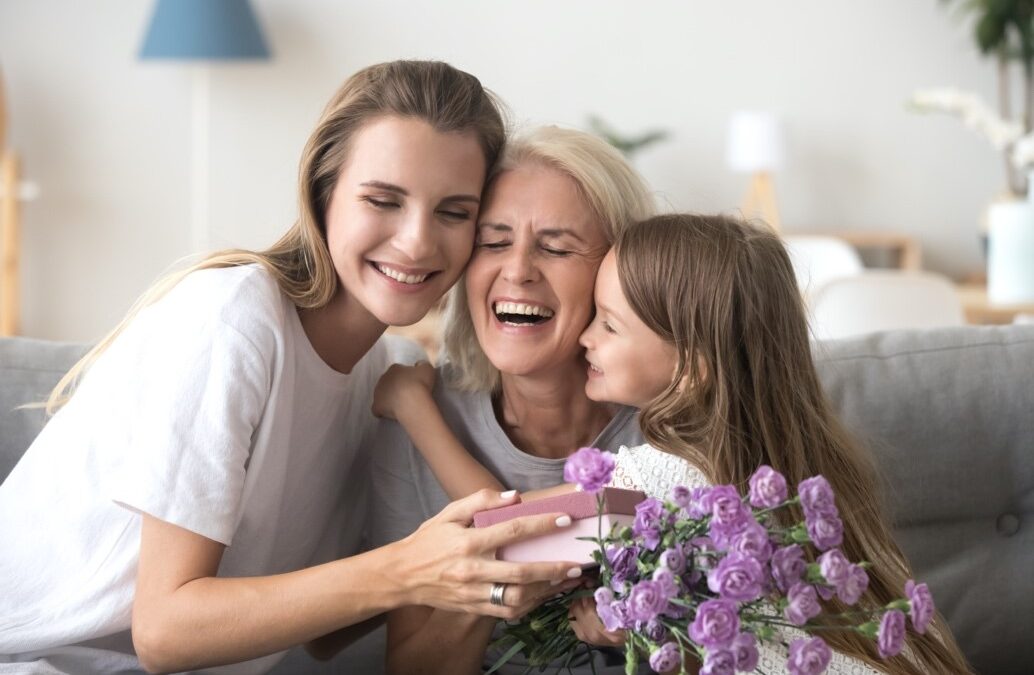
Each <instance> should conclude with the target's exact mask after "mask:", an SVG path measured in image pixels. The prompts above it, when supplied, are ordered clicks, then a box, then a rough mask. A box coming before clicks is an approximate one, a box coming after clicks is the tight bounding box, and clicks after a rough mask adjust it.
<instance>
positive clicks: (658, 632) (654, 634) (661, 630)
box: [636, 619, 668, 642]
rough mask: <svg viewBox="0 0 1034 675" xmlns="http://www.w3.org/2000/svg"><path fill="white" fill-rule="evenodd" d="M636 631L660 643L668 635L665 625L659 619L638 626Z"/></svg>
mask: <svg viewBox="0 0 1034 675" xmlns="http://www.w3.org/2000/svg"><path fill="white" fill-rule="evenodd" d="M636 629H637V630H638V631H639V632H640V633H642V634H643V635H645V636H646V637H647V638H649V639H650V640H653V641H654V642H660V641H661V640H663V639H664V637H665V636H666V635H667V634H668V631H667V629H666V628H665V627H664V624H662V623H661V622H660V621H658V620H657V619H654V620H653V621H647V622H646V623H645V624H636Z"/></svg>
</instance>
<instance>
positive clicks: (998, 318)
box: [958, 283, 1034, 325]
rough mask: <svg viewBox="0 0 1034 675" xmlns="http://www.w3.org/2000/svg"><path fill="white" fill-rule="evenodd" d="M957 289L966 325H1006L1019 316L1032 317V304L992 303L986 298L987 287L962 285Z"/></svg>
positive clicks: (1033, 308)
mask: <svg viewBox="0 0 1034 675" xmlns="http://www.w3.org/2000/svg"><path fill="white" fill-rule="evenodd" d="M958 289H959V299H960V300H961V301H962V311H963V313H964V314H965V315H966V322H967V323H974V324H986V325H994V324H1007V323H1012V322H1013V321H1015V320H1016V317H1017V316H1019V315H1021V314H1023V315H1030V316H1032V317H1034V302H1025V303H1019V304H1009V305H1003V304H996V303H992V302H991V301H990V300H989V299H988V297H987V286H985V285H983V284H978V283H962V284H959V285H958Z"/></svg>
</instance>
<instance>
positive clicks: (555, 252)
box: [542, 246, 571, 258]
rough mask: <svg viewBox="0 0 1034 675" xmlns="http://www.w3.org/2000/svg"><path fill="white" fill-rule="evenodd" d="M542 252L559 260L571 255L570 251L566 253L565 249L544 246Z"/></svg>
mask: <svg viewBox="0 0 1034 675" xmlns="http://www.w3.org/2000/svg"><path fill="white" fill-rule="evenodd" d="M542 250H543V251H545V252H546V253H548V254H549V255H553V256H556V257H558V258H563V257H564V256H568V255H571V252H570V251H564V250H563V249H559V248H550V247H549V246H543V247H542Z"/></svg>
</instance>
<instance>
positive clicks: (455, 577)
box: [396, 490, 582, 619]
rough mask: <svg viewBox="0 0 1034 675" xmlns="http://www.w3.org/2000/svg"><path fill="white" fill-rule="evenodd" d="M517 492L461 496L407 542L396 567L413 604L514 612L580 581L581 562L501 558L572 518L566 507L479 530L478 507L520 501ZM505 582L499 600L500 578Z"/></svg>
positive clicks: (505, 615) (504, 613)
mask: <svg viewBox="0 0 1034 675" xmlns="http://www.w3.org/2000/svg"><path fill="white" fill-rule="evenodd" d="M519 501H520V499H519V498H518V497H517V496H516V493H515V492H514V491H510V492H508V493H499V492H497V491H495V490H481V491H479V492H476V493H474V494H473V495H471V496H469V497H466V498H464V499H460V500H457V501H455V502H453V503H451V504H449V505H448V506H446V507H445V508H444V509H442V511H441V513H439V514H438V515H436V516H434V517H433V518H431V519H429V520H427V521H426V522H424V524H423V525H421V526H420V529H418V530H417V531H416V532H414V533H413V534H411V535H410V536H408V537H406V538H405V539H403V540H402V541H400V542H397V546H399V555H398V558H397V559H398V564H399V566H400V569H399V570H397V571H396V573H397V574H398V575H399V579H401V582H402V583H403V584H404V585H406V587H407V588H408V591H409V593H408V594H409V597H410V602H409V603H407V604H415V605H427V606H431V607H437V608H439V609H445V610H449V611H454V612H467V613H475V614H484V615H487V616H494V617H498V618H502V619H514V618H517V617H519V616H522V615H524V614H526V613H527V612H529V611H530V610H532V609H534V608H535V607H537V606H538V605H540V604H541V603H542V602H544V601H545V600H546V599H548V598H549V597H551V596H553V595H556V594H558V593H563V592H566V591H568V590H570V589H572V588H575V587H577V586H578V585H579V584H580V577H581V573H582V569H581V567H580V566H579V564H578V563H574V562H540V563H513V562H505V561H502V560H496V559H495V551H496V549H497V548H499V547H500V546H503V545H505V544H511V543H514V542H517V541H520V540H522V539H530V538H532V537H535V536H538V535H542V534H548V533H550V532H555V531H556V530H558V529H562V528H564V527H568V526H569V525H570V524H571V519H570V517H569V516H567V515H565V514H562V513H553V514H544V515H535V516H525V517H523V518H515V519H513V520H509V521H507V522H505V523H499V524H497V525H492V526H490V527H485V528H479V529H474V528H471V527H470V525H471V523H472V522H473V520H474V514H475V513H477V512H478V511H483V510H485V509H492V508H498V507H500V506H508V505H510V504H514V503H517V502H519ZM497 583H499V584H505V589H504V591H503V596H502V604H501V605H500V604H492V603H491V602H490V600H489V598H490V597H491V595H492V589H493V585H494V584H497Z"/></svg>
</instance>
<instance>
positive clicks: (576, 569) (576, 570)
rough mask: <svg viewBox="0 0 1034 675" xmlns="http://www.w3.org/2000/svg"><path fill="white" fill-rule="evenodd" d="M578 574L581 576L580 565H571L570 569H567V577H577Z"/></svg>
mask: <svg viewBox="0 0 1034 675" xmlns="http://www.w3.org/2000/svg"><path fill="white" fill-rule="evenodd" d="M580 576H582V568H581V567H572V568H571V569H569V570H567V578H568V579H577V578H578V577H580Z"/></svg>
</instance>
